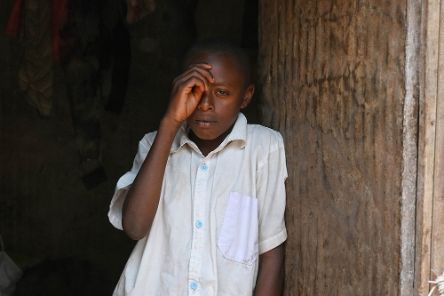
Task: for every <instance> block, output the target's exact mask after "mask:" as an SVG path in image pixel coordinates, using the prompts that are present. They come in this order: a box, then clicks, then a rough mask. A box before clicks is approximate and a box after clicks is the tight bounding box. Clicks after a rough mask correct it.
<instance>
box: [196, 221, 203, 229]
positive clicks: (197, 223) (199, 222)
mask: <svg viewBox="0 0 444 296" xmlns="http://www.w3.org/2000/svg"><path fill="white" fill-rule="evenodd" d="M195 226H196V228H197V229H200V228H202V226H203V222H202V221H200V220H197V221H196V223H195Z"/></svg>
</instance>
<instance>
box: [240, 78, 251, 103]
mask: <svg viewBox="0 0 444 296" xmlns="http://www.w3.org/2000/svg"><path fill="white" fill-rule="evenodd" d="M253 94H254V84H250V85H249V86H247V88H246V89H245V93H244V98H243V99H242V103H241V106H240V108H241V109H244V108H245V107H247V106H248V104H250V102H251V98H252V97H253Z"/></svg>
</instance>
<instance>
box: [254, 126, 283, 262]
mask: <svg viewBox="0 0 444 296" xmlns="http://www.w3.org/2000/svg"><path fill="white" fill-rule="evenodd" d="M286 179H287V166H286V161H285V149H284V142H283V140H282V136H281V135H280V134H279V133H277V132H276V134H275V135H274V137H272V139H271V141H270V149H269V153H268V154H267V156H266V157H265V158H264V159H263V161H262V162H261V163H260V164H259V168H258V180H257V182H258V183H257V192H256V194H257V198H258V200H259V253H260V254H263V253H265V252H268V251H269V250H271V249H273V248H275V247H277V246H279V245H280V244H282V243H283V242H284V241H285V240H286V239H287V230H286V228H285V221H284V214H285V200H286V197H285V180H286Z"/></svg>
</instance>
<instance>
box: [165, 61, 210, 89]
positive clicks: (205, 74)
mask: <svg viewBox="0 0 444 296" xmlns="http://www.w3.org/2000/svg"><path fill="white" fill-rule="evenodd" d="M210 69H211V65H208V64H193V65H190V66H189V68H188V70H186V71H185V72H183V73H182V74H181V75H179V76H178V77H176V79H174V81H173V85H174V86H177V85H178V84H179V85H180V84H182V83H184V82H185V81H188V80H189V79H190V78H192V77H196V78H199V79H200V80H202V81H203V82H204V84H205V89H208V83H213V82H214V78H213V75H212V74H211V72H210Z"/></svg>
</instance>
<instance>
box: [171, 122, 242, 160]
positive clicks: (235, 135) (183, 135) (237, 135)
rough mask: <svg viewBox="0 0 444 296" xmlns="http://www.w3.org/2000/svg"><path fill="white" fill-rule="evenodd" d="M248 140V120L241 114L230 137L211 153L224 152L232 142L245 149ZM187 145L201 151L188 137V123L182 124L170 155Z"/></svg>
mask: <svg viewBox="0 0 444 296" xmlns="http://www.w3.org/2000/svg"><path fill="white" fill-rule="evenodd" d="M246 140H247V118H246V117H245V115H244V114H242V113H239V115H238V116H237V119H236V122H235V123H234V126H233V129H232V130H231V132H230V133H229V134H228V136H227V137H226V138H225V139H224V140H223V141H222V143H221V144H220V145H219V147H217V148H216V149H215V150H214V151H212V152H211V153H216V152H218V151H220V150H222V149H223V148H224V147H225V146H226V145H228V144H229V143H231V142H238V143H239V146H240V148H244V147H245V143H246ZM185 144H188V145H189V146H191V147H192V148H194V149H195V150H199V149H198V148H197V145H196V144H195V143H194V142H193V141H192V140H190V138H189V137H188V126H187V124H186V123H184V124H182V126H181V127H180V129H179V131H178V132H177V134H176V137H175V138H174V141H173V144H172V145H171V150H170V153H176V152H177V151H179V150H180V149H181V148H182V147H183V146H184V145H185Z"/></svg>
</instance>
